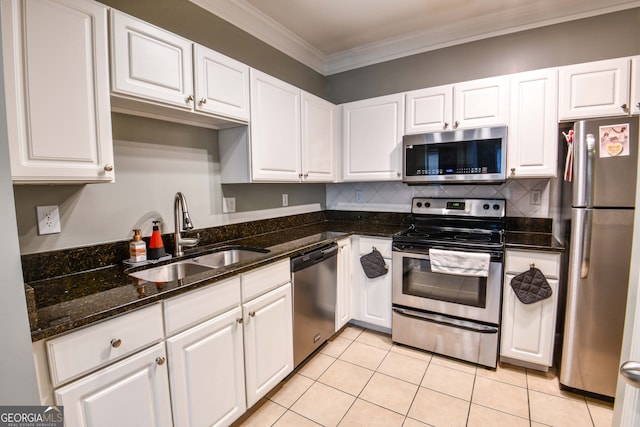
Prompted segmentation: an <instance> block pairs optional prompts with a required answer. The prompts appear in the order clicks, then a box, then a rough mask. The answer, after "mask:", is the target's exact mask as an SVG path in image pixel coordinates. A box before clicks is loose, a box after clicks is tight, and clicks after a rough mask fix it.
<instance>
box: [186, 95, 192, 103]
mask: <svg viewBox="0 0 640 427" xmlns="http://www.w3.org/2000/svg"><path fill="white" fill-rule="evenodd" d="M190 102H193V95H189V96H187V104H189V103H190Z"/></svg>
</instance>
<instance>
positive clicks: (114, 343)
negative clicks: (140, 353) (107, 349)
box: [111, 338, 122, 348]
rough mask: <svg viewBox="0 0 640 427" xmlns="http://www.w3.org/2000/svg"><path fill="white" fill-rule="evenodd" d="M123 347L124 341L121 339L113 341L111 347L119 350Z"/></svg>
mask: <svg viewBox="0 0 640 427" xmlns="http://www.w3.org/2000/svg"><path fill="white" fill-rule="evenodd" d="M120 345H122V340H121V339H120V338H114V339H112V340H111V347H113V348H118V347H120Z"/></svg>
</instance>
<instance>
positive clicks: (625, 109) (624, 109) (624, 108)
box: [620, 104, 629, 112]
mask: <svg viewBox="0 0 640 427" xmlns="http://www.w3.org/2000/svg"><path fill="white" fill-rule="evenodd" d="M620 108H622V111H625V112H627V111H628V110H629V109H628V107H627V104H622V105H621V107H620Z"/></svg>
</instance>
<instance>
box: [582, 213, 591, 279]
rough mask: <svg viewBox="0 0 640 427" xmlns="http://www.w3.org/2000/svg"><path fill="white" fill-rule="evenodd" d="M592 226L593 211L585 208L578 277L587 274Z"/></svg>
mask: <svg viewBox="0 0 640 427" xmlns="http://www.w3.org/2000/svg"><path fill="white" fill-rule="evenodd" d="M592 227H593V211H592V210H591V209H585V211H584V221H583V223H582V237H583V238H582V250H581V251H580V252H582V256H581V257H580V258H581V259H580V278H581V279H586V278H587V277H588V276H589V263H590V261H591V231H592V230H591V229H592Z"/></svg>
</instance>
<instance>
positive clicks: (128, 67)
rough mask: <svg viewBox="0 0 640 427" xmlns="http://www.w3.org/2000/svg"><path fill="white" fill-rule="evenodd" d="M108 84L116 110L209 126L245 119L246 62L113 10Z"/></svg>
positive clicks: (247, 91)
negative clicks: (110, 86) (109, 79)
mask: <svg viewBox="0 0 640 427" xmlns="http://www.w3.org/2000/svg"><path fill="white" fill-rule="evenodd" d="M111 84H112V88H111V90H112V93H113V94H114V95H116V96H115V97H114V98H113V100H112V102H113V103H114V106H115V108H114V111H120V112H125V113H130V114H139V115H144V116H148V117H153V118H161V119H166V120H174V121H179V122H182V123H187V124H194V125H197V126H205V127H212V128H225V127H230V126H237V125H238V123H245V122H248V121H249V66H247V65H245V64H242V63H241V62H238V61H236V60H234V59H231V58H229V57H227V56H225V55H222V54H221V53H218V52H215V51H213V50H211V49H208V48H206V47H204V46H200V45H198V44H195V43H193V42H191V41H190V40H187V39H184V38H182V37H180V36H178V35H176V34H173V33H171V32H169V31H165V30H163V29H162V28H158V27H156V26H154V25H151V24H149V23H146V22H144V21H141V20H139V19H136V18H134V17H132V16H129V15H126V14H124V13H121V12H118V11H116V10H112V11H111ZM133 101H137V103H133ZM140 101H143V102H140ZM167 107H170V108H169V109H167ZM194 112H195V113H203V114H204V115H206V116H201V115H198V114H193V113H194Z"/></svg>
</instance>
